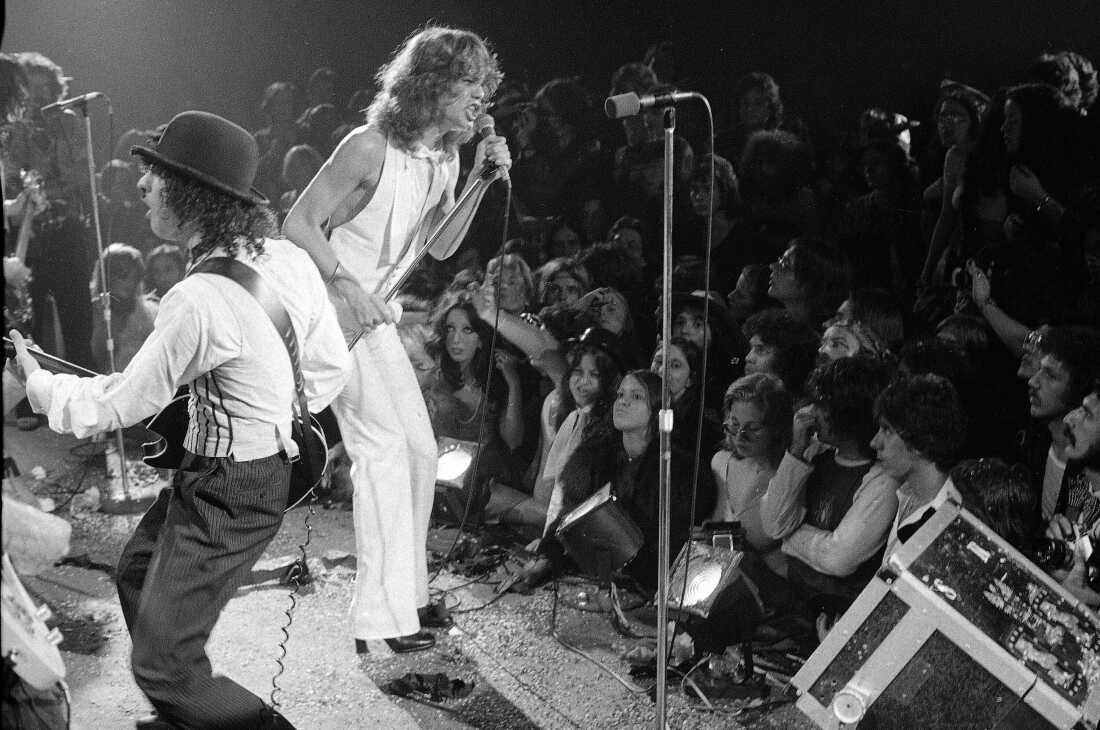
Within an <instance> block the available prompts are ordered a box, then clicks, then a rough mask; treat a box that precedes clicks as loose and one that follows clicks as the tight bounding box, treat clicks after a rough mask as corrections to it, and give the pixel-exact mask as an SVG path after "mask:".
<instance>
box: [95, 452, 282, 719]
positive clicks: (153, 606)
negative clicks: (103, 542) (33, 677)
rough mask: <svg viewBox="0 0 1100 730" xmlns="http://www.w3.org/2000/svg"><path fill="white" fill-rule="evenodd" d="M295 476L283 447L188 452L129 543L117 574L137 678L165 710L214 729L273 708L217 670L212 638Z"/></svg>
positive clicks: (273, 528) (275, 526)
mask: <svg viewBox="0 0 1100 730" xmlns="http://www.w3.org/2000/svg"><path fill="white" fill-rule="evenodd" d="M289 484H290V465H289V461H288V460H287V458H286V456H285V455H284V454H276V455H274V456H269V457H266V458H262V459H255V460H252V461H243V462H240V461H236V460H235V459H233V458H232V457H218V458H214V457H204V456H196V455H194V454H188V455H187V457H186V458H185V459H184V463H183V464H182V466H181V468H180V469H179V470H178V471H177V472H176V475H175V480H174V482H173V484H172V487H171V488H167V489H164V490H162V491H161V493H160V495H159V496H158V497H157V500H156V502H154V504H153V506H152V507H150V508H149V511H148V512H146V513H145V516H144V517H142V519H141V522H140V523H139V524H138V527H137V529H136V530H135V531H134V534H133V536H132V537H131V538H130V541H129V542H128V543H127V544H126V547H125V548H124V549H123V551H122V557H121V558H120V559H119V565H118V572H117V575H116V582H117V585H118V596H119V601H120V603H121V604H122V613H123V616H124V617H125V619H126V627H127V628H128V629H129V631H130V637H131V639H132V640H133V653H132V655H131V664H132V668H133V673H134V679H135V680H136V681H137V684H138V687H140V688H141V690H142V691H143V692H144V693H145V695H146V696H147V697H148V698H149V701H150V702H152V704H153V706H154V707H155V708H156V709H157V712H158V714H159V715H160V717H161V718H162V719H165V720H168V721H170V722H172V723H174V724H176V725H179V726H182V727H185V728H196V729H197V728H203V729H204V730H205V729H206V728H259V727H264V726H265V719H264V718H267V717H270V712H271V711H270V710H269V709H268V708H267V706H266V705H265V704H264V702H263V701H262V700H261V699H260V698H259V697H257V696H256V695H254V694H252V693H251V692H249V691H248V690H246V689H245V688H244V687H242V686H240V685H239V684H237V683H236V682H234V681H233V680H231V679H229V678H228V677H223V676H213V674H212V669H211V666H210V660H209V658H208V657H207V655H206V642H207V640H208V639H209V638H210V632H211V631H212V630H213V628H214V624H215V623H216V622H217V620H218V616H219V615H220V614H221V611H222V609H223V608H224V607H225V605H226V604H227V603H228V602H229V599H230V598H231V597H232V594H233V592H234V591H235V590H236V589H237V588H238V587H239V585H240V584H241V581H242V579H243V578H245V577H246V576H247V575H248V572H249V571H250V569H251V568H252V565H253V564H254V563H255V562H256V560H257V559H259V557H260V556H261V555H262V554H263V551H264V548H265V547H267V544H268V543H269V542H270V541H271V539H272V538H273V537H274V536H275V533H277V532H278V530H279V525H280V524H281V523H282V519H283V508H284V507H285V506H286V499H287V492H288V489H289ZM267 722H270V720H268V721H267ZM275 722H276V726H278V727H290V725H289V723H286V721H285V720H283V719H282V718H281V717H280V718H278V720H276V721H275ZM279 723H281V724H279Z"/></svg>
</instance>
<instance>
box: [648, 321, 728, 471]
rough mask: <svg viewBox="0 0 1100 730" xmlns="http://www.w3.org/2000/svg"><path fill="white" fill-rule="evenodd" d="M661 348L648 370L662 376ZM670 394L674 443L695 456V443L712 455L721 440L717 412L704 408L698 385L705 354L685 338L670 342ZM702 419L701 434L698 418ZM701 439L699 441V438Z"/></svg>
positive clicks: (658, 348)
mask: <svg viewBox="0 0 1100 730" xmlns="http://www.w3.org/2000/svg"><path fill="white" fill-rule="evenodd" d="M663 349H664V348H662V346H661V345H657V349H656V350H654V351H653V359H652V361H651V363H650V366H649V369H650V371H651V372H653V373H656V374H657V375H663V372H662V371H663V369H664V355H663ZM668 351H669V357H668V390H669V398H670V399H671V401H672V417H673V418H672V421H673V427H672V439H673V441H675V442H676V443H677V444H679V445H680V446H682V447H683V448H685V449H687V450H689V451H692V452H694V451H695V446H696V443H698V445H699V449H700V450H701V453H702V454H704V455H706V454H710V453H713V452H714V450H715V449H716V448H717V447H718V444H719V442H720V440H721V437H722V430H721V423H720V421H719V417H718V411H717V410H715V409H710V408H706V407H704V406H703V402H702V395H703V394H702V393H701V390H700V387H699V383H700V382H701V380H702V377H703V373H702V369H701V368H702V360H701V358H702V353H701V352H700V351H699V348H698V347H696V346H695V344H694V343H693V342H691V341H689V340H686V339H684V338H683V337H676V336H674V337H673V338H672V339H670V340H669V341H668ZM700 415H702V418H703V422H702V431H701V432H700V431H699V428H700V423H699V417H700ZM697 435H698V436H699V437H700V438H698V439H696V436H697Z"/></svg>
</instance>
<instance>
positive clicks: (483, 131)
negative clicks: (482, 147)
mask: <svg viewBox="0 0 1100 730" xmlns="http://www.w3.org/2000/svg"><path fill="white" fill-rule="evenodd" d="M474 129H476V130H477V133H478V135H479V136H480V137H481V138H482V139H485V138H486V137H491V136H493V135H494V134H496V133H497V130H496V120H494V119H493V117H492V116H491V115H489V114H479V115H478V117H477V120H476V121H475V122H474ZM490 170H491V171H494V172H496V171H499V172H500V179H501V180H503V181H504V182H511V180H510V179H509V177H508V168H507V167H503V168H501V167H497V166H496V165H494V164H493V163H492V162H488V161H486V163H485V169H484V170H483V171H482V174H484V173H485V172H489V171H490Z"/></svg>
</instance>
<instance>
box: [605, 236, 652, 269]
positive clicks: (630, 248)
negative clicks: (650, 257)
mask: <svg viewBox="0 0 1100 730" xmlns="http://www.w3.org/2000/svg"><path fill="white" fill-rule="evenodd" d="M611 240H612V241H614V242H615V243H621V244H622V245H623V247H624V248H625V249H626V252H627V253H628V254H630V258H631V259H632V260H633V261H634V264H635V265H636V266H638V267H639V268H644V267H645V251H644V250H643V249H644V246H645V243H644V241H643V239H642V234H641V232H639V231H636V230H634V229H633V228H620V229H619V230H617V231H615V235H614V236H613V237H612V239H611Z"/></svg>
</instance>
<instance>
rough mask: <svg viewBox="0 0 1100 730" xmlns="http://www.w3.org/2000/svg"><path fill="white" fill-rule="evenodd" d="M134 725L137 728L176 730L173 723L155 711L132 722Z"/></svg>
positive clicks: (138, 729) (144, 729) (139, 729)
mask: <svg viewBox="0 0 1100 730" xmlns="http://www.w3.org/2000/svg"><path fill="white" fill-rule="evenodd" d="M134 727H135V728H137V730H176V726H175V725H173V724H172V723H170V722H168V721H167V720H165V719H163V718H162V717H161V716H160V715H158V714H156V713H155V712H154V713H153V714H152V715H146V716H145V717H142V718H140V719H139V720H138V721H137V722H135V723H134Z"/></svg>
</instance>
